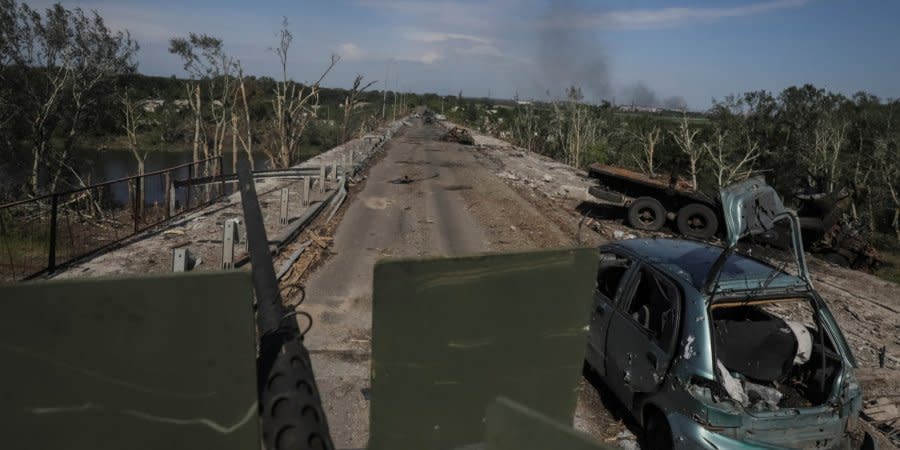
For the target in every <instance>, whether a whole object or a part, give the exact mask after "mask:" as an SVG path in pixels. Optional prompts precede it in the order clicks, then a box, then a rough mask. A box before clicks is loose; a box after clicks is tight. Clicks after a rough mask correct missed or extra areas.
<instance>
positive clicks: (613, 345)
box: [604, 264, 681, 408]
mask: <svg viewBox="0 0 900 450" xmlns="http://www.w3.org/2000/svg"><path fill="white" fill-rule="evenodd" d="M633 271H634V274H633V275H632V277H631V279H630V282H629V285H628V286H627V288H626V289H625V290H624V291H623V294H622V297H621V298H620V301H619V302H618V303H617V305H616V308H615V310H614V311H613V313H612V317H611V320H610V322H609V325H608V330H607V334H606V346H605V351H606V361H607V365H606V367H607V373H606V376H605V377H604V379H606V380H607V385H608V386H609V388H610V389H611V390H612V391H613V393H615V395H616V396H617V397H618V398H619V400H621V401H622V403H623V404H625V405H626V406H628V407H629V408H630V407H631V406H632V402H633V399H634V395H635V394H637V393H647V392H654V391H656V389H658V387H659V385H660V384H661V383H662V381H663V379H664V378H665V374H666V371H667V370H668V367H669V364H670V362H671V358H672V355H673V354H674V347H675V345H674V344H675V342H676V340H677V330H678V327H679V318H680V311H681V292H680V290H679V289H678V286H677V284H675V283H674V282H673V281H672V280H670V279H669V278H668V277H666V276H665V275H663V274H662V273H660V272H659V271H657V270H655V269H653V268H652V267H650V266H649V265H646V264H641V265H640V267H635V268H634V269H633Z"/></svg>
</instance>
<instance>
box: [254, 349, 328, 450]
mask: <svg viewBox="0 0 900 450" xmlns="http://www.w3.org/2000/svg"><path fill="white" fill-rule="evenodd" d="M260 403H261V406H260V416H261V417H262V427H263V442H264V444H265V447H266V449H268V450H332V449H334V444H333V443H332V442H331V436H330V435H329V432H328V422H327V421H326V420H325V411H323V409H322V399H321V397H320V396H319V390H318V387H317V386H316V380H315V378H314V377H313V371H312V365H311V364H310V360H309V352H308V351H307V350H306V347H305V346H303V343H302V342H301V341H300V340H299V339H293V340H291V341H288V342H286V343H285V345H284V347H283V348H282V351H281V353H279V354H278V357H277V358H276V359H275V364H274V365H273V366H272V371H271V372H270V374H269V377H268V379H267V380H266V383H265V385H264V386H263V390H262V395H261V399H260Z"/></svg>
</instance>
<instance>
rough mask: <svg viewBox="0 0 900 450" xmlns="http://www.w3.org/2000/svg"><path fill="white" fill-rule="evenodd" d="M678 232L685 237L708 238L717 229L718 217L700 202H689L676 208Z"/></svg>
mask: <svg viewBox="0 0 900 450" xmlns="http://www.w3.org/2000/svg"><path fill="white" fill-rule="evenodd" d="M675 224H676V225H678V232H679V233H681V234H683V235H684V236H687V237H692V238H697V239H709V238H711V237H713V235H714V234H716V230H717V229H719V219H718V217H716V213H715V212H713V210H712V208H710V207H709V206H706V205H704V204H701V203H691V204H688V205H685V206H683V207H681V209H679V210H678V216H677V217H676V218H675Z"/></svg>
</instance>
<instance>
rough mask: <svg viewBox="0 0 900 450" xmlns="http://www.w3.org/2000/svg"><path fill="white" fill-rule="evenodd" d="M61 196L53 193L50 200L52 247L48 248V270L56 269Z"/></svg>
mask: <svg viewBox="0 0 900 450" xmlns="http://www.w3.org/2000/svg"><path fill="white" fill-rule="evenodd" d="M58 209H59V196H58V195H56V194H53V199H52V200H51V201H50V248H49V249H48V250H47V271H48V272H53V271H54V270H55V269H56V219H57V218H58V212H57V210H58Z"/></svg>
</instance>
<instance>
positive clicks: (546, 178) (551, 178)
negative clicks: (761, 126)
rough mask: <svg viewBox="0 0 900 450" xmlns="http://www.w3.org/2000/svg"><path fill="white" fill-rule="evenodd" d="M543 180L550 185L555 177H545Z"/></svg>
mask: <svg viewBox="0 0 900 450" xmlns="http://www.w3.org/2000/svg"><path fill="white" fill-rule="evenodd" d="M543 179H544V183H549V182H551V181H553V177H551V176H550V175H544V177H543Z"/></svg>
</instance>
